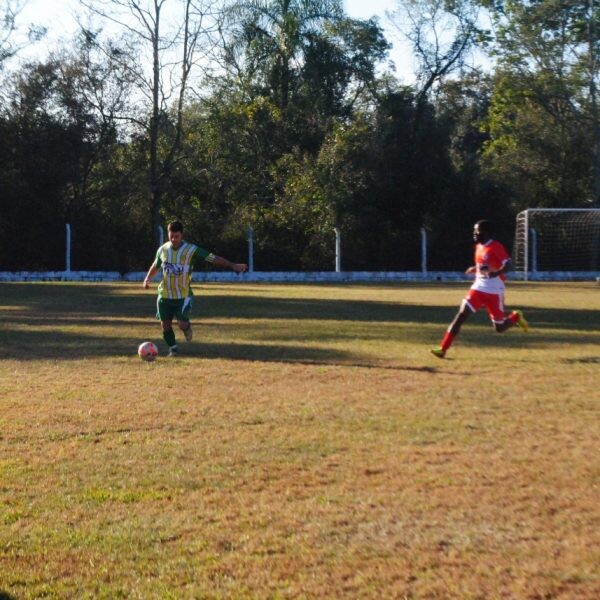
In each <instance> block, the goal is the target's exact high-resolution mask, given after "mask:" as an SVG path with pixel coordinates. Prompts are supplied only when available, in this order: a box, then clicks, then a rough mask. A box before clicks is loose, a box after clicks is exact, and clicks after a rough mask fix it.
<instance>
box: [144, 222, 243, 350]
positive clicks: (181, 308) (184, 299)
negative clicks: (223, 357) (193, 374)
mask: <svg viewBox="0 0 600 600" xmlns="http://www.w3.org/2000/svg"><path fill="white" fill-rule="evenodd" d="M168 234H169V241H168V242H167V243H166V244H163V245H162V246H161V247H160V248H159V249H158V251H157V252H156V258H155V259H154V262H153V263H152V265H150V268H149V269H148V273H147V274H146V277H145V279H144V288H145V289H148V288H149V287H150V281H151V280H152V278H153V277H154V276H155V275H157V274H158V273H159V272H161V271H162V279H161V282H160V284H159V286H158V301H157V314H156V318H157V319H159V320H160V323H161V326H162V335H163V339H164V340H165V342H166V343H167V345H168V346H169V356H176V355H177V352H178V351H179V347H178V346H177V342H176V341H175V332H174V331H173V319H174V318H175V319H177V323H178V325H179V329H181V331H183V334H184V336H185V339H186V340H187V341H188V342H189V341H191V339H192V325H191V323H190V313H191V310H192V298H193V294H192V288H191V285H190V284H191V281H192V272H193V270H194V266H195V265H197V264H198V261H200V260H205V261H207V262H209V263H211V264H213V265H216V266H217V267H226V268H229V269H232V270H233V271H235V272H236V273H243V272H244V271H245V270H246V265H245V264H242V263H232V262H230V261H228V260H227V259H225V258H222V257H220V256H215V255H214V254H211V253H210V252H207V251H206V250H204V248H200V246H196V245H195V244H190V243H188V242H186V241H184V240H183V224H182V223H181V222H180V221H173V222H172V223H169V227H168Z"/></svg>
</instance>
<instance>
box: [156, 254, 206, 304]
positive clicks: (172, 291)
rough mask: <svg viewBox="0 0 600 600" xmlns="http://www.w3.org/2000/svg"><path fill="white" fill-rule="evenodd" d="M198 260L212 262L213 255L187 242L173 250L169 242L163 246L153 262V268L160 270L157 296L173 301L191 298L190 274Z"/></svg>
mask: <svg viewBox="0 0 600 600" xmlns="http://www.w3.org/2000/svg"><path fill="white" fill-rule="evenodd" d="M200 259H204V260H206V261H207V262H213V261H214V259H215V255H214V254H212V253H210V252H208V251H207V250H205V249H204V248H200V246H196V245H195V244H189V243H187V242H182V243H181V246H179V248H177V249H175V248H173V246H172V244H171V242H167V243H166V244H163V245H162V246H161V247H160V248H159V249H158V251H157V252H156V259H155V260H154V266H155V267H156V268H157V269H161V270H162V280H161V282H160V284H159V286H158V295H159V296H160V297H161V298H169V299H173V300H174V299H181V298H187V297H188V296H191V295H192V290H191V287H190V284H191V281H192V272H193V270H194V266H195V265H196V264H197V261H199V260H200Z"/></svg>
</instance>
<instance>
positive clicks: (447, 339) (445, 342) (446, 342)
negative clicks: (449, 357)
mask: <svg viewBox="0 0 600 600" xmlns="http://www.w3.org/2000/svg"><path fill="white" fill-rule="evenodd" d="M454 337H455V335H454V334H453V333H450V332H449V331H446V335H444V338H443V339H442V344H441V348H442V350H443V351H444V352H446V350H448V348H450V346H451V345H452V342H453V341H454Z"/></svg>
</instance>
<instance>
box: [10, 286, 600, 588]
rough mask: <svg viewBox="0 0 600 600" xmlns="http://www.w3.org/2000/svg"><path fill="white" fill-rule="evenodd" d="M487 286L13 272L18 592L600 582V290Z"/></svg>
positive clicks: (14, 576)
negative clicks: (188, 291)
mask: <svg viewBox="0 0 600 600" xmlns="http://www.w3.org/2000/svg"><path fill="white" fill-rule="evenodd" d="M466 287H467V286H466V284H462V285H458V284H456V285H448V284H431V285H416V284H415V285H386V286H383V285H382V286H377V285H364V286H361V285H352V286H350V285H348V286H342V285H314V286H307V285H304V286H302V285H253V284H240V285H217V284H214V285H212V284H211V285H204V286H196V293H197V296H196V301H195V307H194V323H195V329H194V335H195V339H194V341H193V342H192V343H191V344H185V342H182V343H181V349H182V356H180V357H179V358H177V359H168V358H165V357H164V343H163V342H162V341H161V340H160V334H159V326H158V324H157V323H156V322H155V321H154V320H153V312H154V294H153V293H151V292H148V291H144V290H142V289H141V285H140V284H136V285H134V284H111V285H109V284H66V283H63V284H57V283H52V284H51V283H39V284H33V283H9V284H6V283H4V284H2V287H1V288H0V425H1V428H0V598H5V599H6V598H37V597H48V598H144V599H145V598H215V599H216V598H232V599H242V598H243V599H251V598H252V599H267V598H270V599H278V598H348V599H355V598H356V599H362V598H377V599H388V598H398V599H402V598H440V599H442V598H444V599H445V598H457V599H459V598H460V599H475V598H478V599H482V600H483V599H486V600H487V599H495V598H498V599H499V598H507V599H513V598H514V599H521V598H523V599H540V600H542V599H553V598H573V599H578V600H579V599H590V600H596V599H598V598H600V426H599V423H600V421H599V418H598V417H599V412H600V410H599V408H600V391H599V390H600V287H598V286H597V285H595V284H592V283H569V284H524V283H521V284H519V283H511V284H510V286H509V290H508V297H507V300H508V302H509V304H510V307H519V308H523V309H524V311H525V313H526V316H527V317H528V318H529V320H530V323H531V327H532V330H531V332H530V333H528V334H526V335H524V334H521V333H520V332H519V331H517V330H511V331H509V332H507V333H505V334H503V335H498V334H494V333H493V332H492V329H491V327H490V324H489V321H488V318H487V316H486V315H485V314H483V313H481V314H478V315H476V317H475V318H473V319H472V320H471V321H470V322H468V323H467V324H466V325H465V327H464V328H463V332H462V334H461V337H460V338H459V339H458V340H457V342H456V344H455V346H454V347H453V348H452V349H451V350H450V352H449V354H448V358H447V359H446V360H443V361H442V360H438V359H436V358H434V357H431V356H430V355H429V354H428V348H429V347H430V346H432V345H437V344H438V343H439V340H440V338H441V335H442V333H443V331H444V329H445V328H446V326H447V325H448V322H449V321H450V319H451V318H452V316H453V314H454V312H455V308H456V306H457V305H458V303H459V301H460V299H461V298H462V296H463V295H464V293H465V291H466ZM178 338H179V339H180V340H181V339H182V336H181V334H179V336H178ZM146 339H151V340H153V341H155V342H156V343H157V344H158V346H159V349H160V351H161V354H162V356H161V357H159V359H158V360H157V361H156V362H155V363H152V364H146V363H143V362H142V361H140V360H139V358H138V357H137V356H136V348H137V345H138V344H139V343H140V342H141V341H143V340H146Z"/></svg>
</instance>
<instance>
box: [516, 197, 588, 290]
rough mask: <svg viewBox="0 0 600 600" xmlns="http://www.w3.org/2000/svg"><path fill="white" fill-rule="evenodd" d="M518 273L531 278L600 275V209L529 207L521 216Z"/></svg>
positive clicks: (570, 277)
mask: <svg viewBox="0 0 600 600" xmlns="http://www.w3.org/2000/svg"><path fill="white" fill-rule="evenodd" d="M513 266H514V269H515V271H517V272H521V273H523V277H524V279H525V280H527V279H564V280H568V279H593V278H594V277H597V276H598V275H600V208H529V209H527V210H524V211H523V212H520V213H519V214H518V215H517V223H516V231H515V242H514V249H513Z"/></svg>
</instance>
